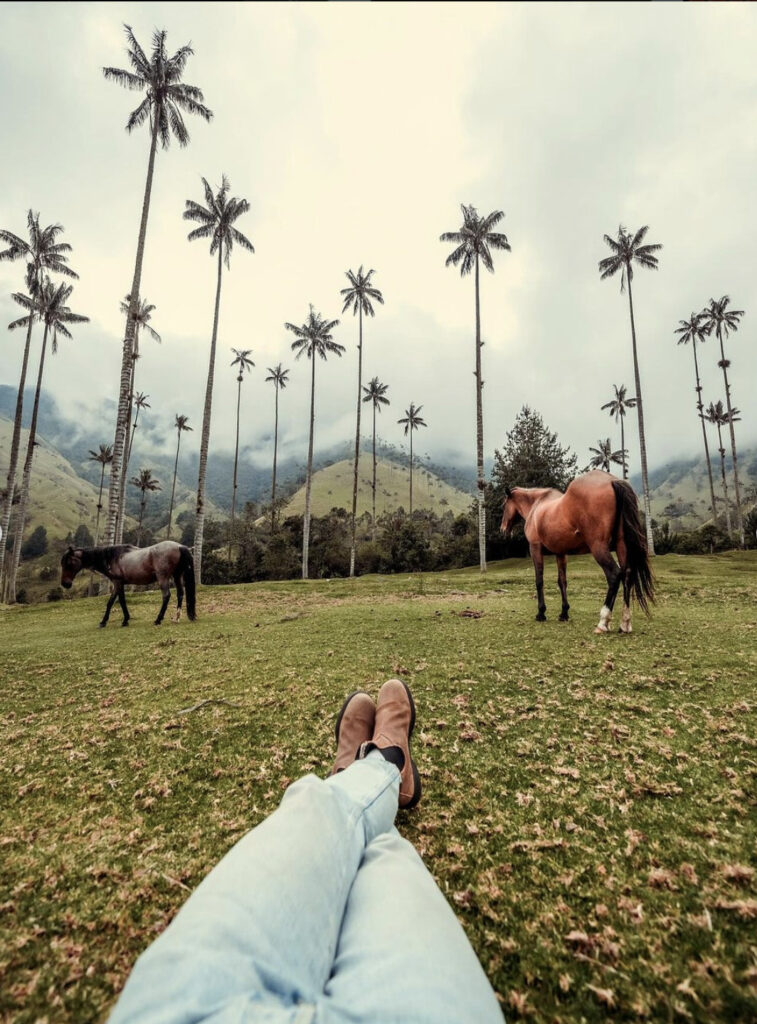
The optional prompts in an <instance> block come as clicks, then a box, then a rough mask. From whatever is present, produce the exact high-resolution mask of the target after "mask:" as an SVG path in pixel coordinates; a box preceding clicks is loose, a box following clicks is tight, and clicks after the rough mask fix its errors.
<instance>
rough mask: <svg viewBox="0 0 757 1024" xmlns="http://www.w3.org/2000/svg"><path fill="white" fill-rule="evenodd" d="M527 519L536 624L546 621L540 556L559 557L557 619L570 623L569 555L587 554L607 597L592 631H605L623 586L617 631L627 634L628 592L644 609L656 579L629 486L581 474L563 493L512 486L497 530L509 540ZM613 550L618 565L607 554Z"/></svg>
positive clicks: (613, 479) (594, 474) (605, 477)
mask: <svg viewBox="0 0 757 1024" xmlns="http://www.w3.org/2000/svg"><path fill="white" fill-rule="evenodd" d="M520 520H525V527H524V529H525V533H526V540H527V541H528V544H529V547H530V550H531V558H532V559H533V563H534V571H535V573H536V590H537V595H538V598H539V611H538V614H537V616H536V619H537V621H538V622H544V620H545V619H546V617H547V616H546V614H545V612H546V610H547V606H546V605H545V603H544V555H545V554H552V555H554V556H555V558H556V559H557V580H558V584H559V586H560V593H561V595H562V611H561V612H560V621H561V622H567V620H568V609H569V607H570V605H569V604H568V583H567V574H566V558H567V555H584V554H588V553H589V552H591V554H592V555H594V558H595V559H596V560H597V562H599V564H600V565H601V566H602V569H603V570H604V574H605V577H606V579H607V595H606V597H605V602H604V604H603V605H602V610H601V611H600V613H599V624H598V625H597V628H596V629H595V630H594V632H595V633H607V632H608V630H609V628H610V618H611V616H612V609H613V605H614V604H615V598H616V596H617V593H618V588H619V586H620V583H621V581H622V583H623V616H622V619H621V622H620V632H621V633H630V632H631V606H630V600H631V594H632V593H633V594H634V595H635V596H636V600H637V601H638V602H639V605H640V606H641V607H642V608H643V609H644V611H645V612H646V611H648V606H649V602H650V601H654V579H653V577H652V570H651V568H650V565H649V556H648V554H647V543H646V539H645V537H644V532H643V530H642V528H641V520H640V518H639V506H638V502H637V500H636V495H635V494H634V492H633V489H632V488H631V485H630V484H629V483H628V482H627V481H625V480H618V479H617V477H614V476H611V475H610V474H609V473H605V472H602V471H601V470H596V471H594V472H591V473H585V474H584V475H583V476H579V477H576V479H575V480H574V481H573V482H572V483H571V484H570V485H569V486H568V489H567V490H566V492H565V494H563V493H562V491H558V490H556V489H555V488H552V487H513V488H512V489H511V490H508V491H507V494H506V499H505V506H504V509H503V510H502V523H501V525H500V529H501V530H502V532H503V533H504V534H505V536H507V535H508V534H509V533H510V531H511V530H512V528H513V526H514V525H515V524H516V523H517V522H520ZM612 551H616V552H617V555H618V562H620V565H618V563H617V562H616V561H615V559H614V558H613V557H612V554H611V552H612Z"/></svg>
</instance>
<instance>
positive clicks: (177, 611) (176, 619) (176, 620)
mask: <svg viewBox="0 0 757 1024" xmlns="http://www.w3.org/2000/svg"><path fill="white" fill-rule="evenodd" d="M180 618H181V608H177V609H176V614H175V615H174V617H173V620H174V622H178V621H179V619H180Z"/></svg>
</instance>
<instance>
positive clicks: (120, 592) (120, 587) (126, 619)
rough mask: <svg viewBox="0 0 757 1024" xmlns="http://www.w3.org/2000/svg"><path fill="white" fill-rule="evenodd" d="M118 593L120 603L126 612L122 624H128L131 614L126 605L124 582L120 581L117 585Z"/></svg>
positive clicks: (122, 609)
mask: <svg viewBox="0 0 757 1024" xmlns="http://www.w3.org/2000/svg"><path fill="white" fill-rule="evenodd" d="M116 594H117V595H118V603H119V604H120V605H121V611H122V612H123V614H124V621H123V622H122V623H121V625H122V626H128V625H129V619H130V618H131V615H129V609H128V608H127V607H126V594H125V593H124V585H123V583H118V584H117V585H116Z"/></svg>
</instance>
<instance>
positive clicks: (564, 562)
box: [555, 555, 570, 622]
mask: <svg viewBox="0 0 757 1024" xmlns="http://www.w3.org/2000/svg"><path fill="white" fill-rule="evenodd" d="M555 559H556V561H557V584H558V586H559V587H560V595H561V597H562V610H561V611H560V622H567V621H568V609H569V608H570V605H569V604H568V559H567V558H566V557H565V555H555Z"/></svg>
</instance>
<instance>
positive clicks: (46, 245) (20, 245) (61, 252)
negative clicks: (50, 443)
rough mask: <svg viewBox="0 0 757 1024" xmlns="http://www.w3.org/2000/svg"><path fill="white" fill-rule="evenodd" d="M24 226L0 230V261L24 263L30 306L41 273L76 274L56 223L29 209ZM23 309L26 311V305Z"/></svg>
mask: <svg viewBox="0 0 757 1024" xmlns="http://www.w3.org/2000/svg"><path fill="white" fill-rule="evenodd" d="M26 223H27V229H28V232H29V238H28V240H27V239H25V238H21V237H20V236H19V235H15V234H14V233H13V232H12V231H6V230H4V229H0V243H2V244H5V245H7V247H8V248H7V249H2V250H0V262H14V261H15V260H25V261H26V274H25V277H26V286H27V289H28V290H29V295H27V296H24V298H25V299H26V300H27V302H29V303H31V302H33V300H34V298H35V297H36V296H37V295H38V294H39V289H40V285H41V283H42V274H43V273H48V274H64V275H65V276H66V277H73V278H77V277H78V276H79V275H78V274H76V273H75V272H74V271H73V270H72V269H71V268H70V267H69V266H68V265H67V264H68V253H69V252H71V246H70V245H69V244H68V242H59V241H58V236H59V235H60V234H61V232H62V231H63V227H62V226H61V225H60V224H49V225H48V226H47V227H45V228H41V227H40V226H39V214H38V213H35V212H34V211H33V210H29V212H28V213H27V216H26ZM24 308H28V306H27V307H24ZM33 326H34V317H33V316H30V317H29V319H28V321H27V324H26V341H25V343H24V355H23V358H22V361H21V376H20V378H19V384H18V392H17V394H16V413H15V416H14V419H13V434H12V435H11V450H10V461H9V463H8V476H7V482H6V487H5V495H4V498H3V505H2V511H0V536H3V537H7V536H8V527H9V526H10V519H11V507H12V504H13V493H14V491H15V487H16V471H17V469H18V455H19V448H20V446H21V420H22V417H23V412H24V389H25V388H26V372H27V369H28V365H29V350H30V348H31V341H32V327H33ZM4 565H5V545H4V544H0V581H1V580H2V575H3V568H4ZM2 592H3V591H2V584H1V583H0V596H1V595H2Z"/></svg>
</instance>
